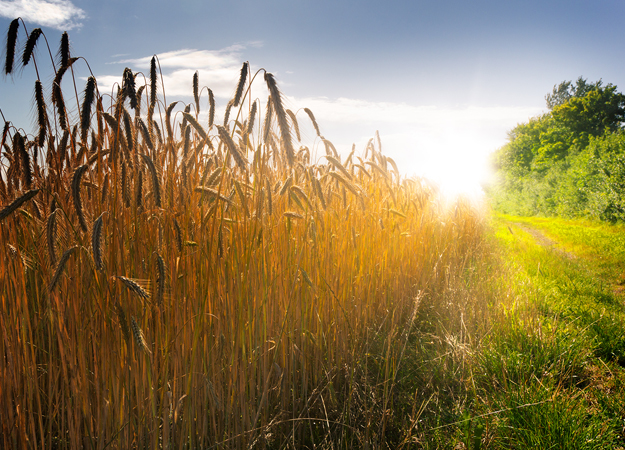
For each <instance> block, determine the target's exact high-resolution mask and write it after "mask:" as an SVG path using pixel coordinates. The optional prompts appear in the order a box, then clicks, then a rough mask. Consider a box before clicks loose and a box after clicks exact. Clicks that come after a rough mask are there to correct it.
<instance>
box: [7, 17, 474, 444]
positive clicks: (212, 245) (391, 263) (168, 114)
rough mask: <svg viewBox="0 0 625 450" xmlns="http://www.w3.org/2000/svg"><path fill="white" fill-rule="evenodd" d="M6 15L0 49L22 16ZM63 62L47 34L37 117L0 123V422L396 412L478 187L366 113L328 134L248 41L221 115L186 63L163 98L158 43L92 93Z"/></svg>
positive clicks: (286, 435)
mask: <svg viewBox="0 0 625 450" xmlns="http://www.w3.org/2000/svg"><path fill="white" fill-rule="evenodd" d="M14 24H15V25H13V24H12V26H11V29H10V30H9V36H8V46H7V48H8V51H7V61H6V64H5V73H10V70H9V68H12V67H13V66H14V65H18V62H14V61H13V60H10V61H9V57H10V58H14V57H15V54H17V56H18V57H19V58H20V61H19V64H22V65H27V64H29V63H30V64H32V63H33V62H36V61H32V58H31V55H32V51H33V49H34V47H35V45H37V44H38V39H39V40H41V39H40V36H43V35H42V34H41V33H40V31H39V32H38V31H36V30H33V31H32V32H31V33H30V34H29V35H28V39H27V41H26V44H25V46H24V48H23V49H19V48H15V38H13V41H11V38H12V35H11V33H13V36H15V35H16V34H17V33H18V32H20V31H19V30H18V28H19V22H17V21H16V22H14ZM11 43H13V44H11ZM38 45H40V46H41V45H44V44H42V43H41V42H39V44H38ZM12 49H13V52H12V51H11V50H12ZM20 52H21V53H20ZM11 53H13V55H11ZM78 67H81V70H85V68H86V63H85V60H84V59H82V58H76V57H73V56H72V55H71V54H70V52H69V46H68V45H67V35H66V34H65V35H63V38H62V41H61V48H60V57H59V58H58V60H57V61H56V65H55V73H54V74H53V76H52V77H48V76H47V75H46V76H44V77H43V78H41V79H37V80H33V84H34V92H35V97H34V98H35V108H36V117H37V123H38V127H39V129H38V133H36V134H35V135H31V134H28V133H26V132H24V131H23V130H22V129H19V128H16V127H15V126H14V124H12V123H11V122H9V121H7V122H5V123H4V128H3V131H2V144H1V149H2V153H1V158H0V244H1V245H0V330H1V333H2V339H1V340H0V424H1V425H0V427H1V431H0V446H1V447H3V448H42V449H43V448H58V449H64V448H93V449H104V448H107V449H128V448H149V449H158V448H172V449H173V448H176V449H178V448H281V447H282V448H296V447H299V444H296V443H307V444H306V445H308V446H309V448H313V447H315V448H365V447H366V445H368V444H369V443H371V445H372V446H375V443H376V442H378V443H380V442H382V441H383V439H386V438H384V436H386V435H387V434H388V432H389V430H390V429H391V428H393V429H395V428H397V423H398V422H402V421H403V420H404V419H405V420H406V421H407V420H408V418H403V417H396V416H395V415H394V414H395V413H394V411H393V404H394V402H395V401H396V384H397V383H398V382H399V381H398V379H397V373H398V371H399V369H400V365H401V363H402V361H403V360H404V358H405V357H406V354H407V353H408V352H414V351H415V349H414V348H413V347H412V345H411V344H410V343H409V336H410V334H411V332H412V331H413V330H414V328H415V327H418V326H423V327H426V326H427V322H428V319H427V317H431V316H427V315H426V313H423V312H422V311H429V314H436V311H440V314H444V311H447V310H449V309H450V308H451V309H453V308H460V301H459V299H460V297H462V296H463V295H465V294H463V292H464V291H463V289H466V286H464V281H463V274H465V273H466V272H467V271H470V266H471V264H472V261H473V260H474V259H476V258H479V255H480V253H481V252H482V251H483V233H482V228H483V225H482V219H481V216H480V213H479V211H477V210H476V209H475V208H474V207H472V206H470V205H468V204H465V203H462V202H459V203H457V204H455V205H452V206H451V207H445V206H444V205H443V202H442V201H441V199H440V198H439V196H438V193H437V190H436V189H435V188H433V187H432V186H431V185H430V184H428V183H427V182H425V181H424V180H421V179H407V178H404V177H403V176H402V172H401V168H399V167H397V166H396V164H395V163H394V161H393V160H392V159H391V158H389V157H386V156H385V155H384V154H383V153H382V150H381V144H380V139H379V136H378V137H376V138H374V139H371V140H370V141H369V144H368V145H367V146H366V148H363V149H354V150H353V151H352V152H351V153H350V154H349V156H347V157H345V156H344V155H340V154H339V153H338V152H337V151H336V149H335V148H334V146H333V145H332V143H331V142H330V141H329V140H326V139H325V138H324V137H323V136H322V131H321V130H320V129H319V126H318V124H317V122H316V120H315V117H314V113H313V112H312V111H310V110H308V109H305V108H304V109H298V110H289V109H287V107H286V106H285V102H284V101H283V99H284V97H283V94H282V92H281V91H280V89H279V86H278V84H277V82H276V79H275V77H274V76H273V75H272V74H271V73H269V72H267V71H265V70H263V69H261V70H259V71H258V72H256V73H252V72H251V71H250V68H249V65H248V64H247V63H245V64H243V67H242V68H241V74H240V79H239V83H238V85H237V86H233V92H234V94H233V98H232V100H231V101H230V102H229V103H228V105H227V108H226V112H225V115H224V117H217V116H216V114H215V110H216V105H215V100H214V96H213V93H212V91H211V89H210V87H203V86H201V85H200V82H199V80H198V77H197V76H195V77H194V79H193V97H194V101H193V102H191V103H189V104H183V103H182V102H175V101H174V102H172V103H167V102H166V101H165V92H166V91H165V88H166V86H163V85H162V83H161V81H162V80H161V77H160V72H159V66H158V58H157V57H154V58H153V59H152V64H151V69H150V73H147V74H143V73H134V72H133V71H132V70H131V69H126V70H125V71H124V73H123V76H122V77H121V78H120V84H119V85H118V87H117V89H116V90H115V92H114V93H113V95H111V94H109V93H104V92H100V91H99V89H98V83H97V80H96V79H95V78H94V77H89V78H88V80H87V83H86V85H85V86H81V85H79V84H80V83H82V82H80V80H79V79H78V78H77V77H75V76H73V69H75V68H78ZM42 75H43V74H42ZM50 79H52V83H51V85H50V86H48V85H47V84H46V83H47V82H46V81H45V80H50ZM62 81H64V83H65V86H73V87H71V88H69V89H67V88H66V89H61V84H62ZM263 85H264V86H266V87H267V90H268V92H269V99H268V101H267V102H266V103H265V102H261V101H260V100H259V99H258V98H257V97H255V95H254V92H255V89H256V90H261V88H262V87H263ZM45 92H50V93H51V95H50V96H48V95H46V94H45ZM48 97H49V98H48ZM25 101H28V102H30V101H31V99H25ZM306 137H308V139H309V141H310V142H307V141H306V140H305V138H306ZM471 314H472V313H468V314H467V315H466V316H465V317H464V318H463V319H462V320H466V321H470V320H473V319H471ZM475 314H477V313H475ZM420 316H423V317H421V318H419V317H420ZM458 317H460V315H459V314H458ZM474 319H475V318H474ZM460 320H461V319H458V321H460ZM475 320H477V319H475ZM415 401H416V400H415ZM415 405H416V407H417V408H418V407H419V405H418V404H416V403H415ZM402 427H403V429H404V430H409V429H410V424H409V423H403V424H402Z"/></svg>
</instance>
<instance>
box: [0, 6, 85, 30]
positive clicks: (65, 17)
mask: <svg viewBox="0 0 625 450" xmlns="http://www.w3.org/2000/svg"><path fill="white" fill-rule="evenodd" d="M0 16H2V17H7V18H9V19H15V18H16V17H21V18H22V19H24V21H26V22H33V23H35V24H37V25H42V26H46V27H51V28H56V29H58V30H61V31H65V30H71V29H72V28H78V27H80V26H81V25H82V24H81V22H80V20H81V19H84V18H85V17H87V16H86V14H85V12H84V11H83V10H82V9H80V8H78V7H77V6H75V5H74V4H73V3H72V2H70V1H69V0H0Z"/></svg>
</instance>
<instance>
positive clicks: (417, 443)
mask: <svg viewBox="0 0 625 450" xmlns="http://www.w3.org/2000/svg"><path fill="white" fill-rule="evenodd" d="M619 230H620V228H619V227H614V226H610V225H607V224H597V223H589V222H571V221H564V220H554V221H546V220H541V219H527V218H519V217H511V216H501V215H499V216H497V215H495V216H494V217H492V220H491V222H490V231H489V233H490V235H491V238H492V239H491V240H490V241H489V240H487V243H486V244H485V245H486V246H488V248H487V249H484V252H483V254H482V258H481V259H480V260H479V261H474V262H473V263H472V265H471V266H470V269H468V270H467V272H466V273H464V274H463V280H464V282H465V284H464V286H466V290H465V291H464V297H463V295H460V296H459V297H458V298H456V299H454V305H455V306H454V307H453V308H445V307H443V305H441V304H438V305H437V306H436V308H435V309H431V310H427V311H425V310H424V311H422V314H423V316H422V319H423V320H422V321H421V322H420V324H419V327H418V328H417V331H416V332H415V333H414V335H413V339H412V340H411V341H410V343H411V345H412V346H413V349H414V351H412V352H410V353H409V354H408V356H407V357H406V361H405V363H404V369H403V370H404V372H403V380H405V381H404V383H405V384H404V385H403V388H404V392H414V398H413V401H412V403H411V404H412V405H413V408H414V409H413V410H412V411H410V415H409V417H410V418H411V420H412V422H411V425H410V427H411V428H410V433H407V434H406V436H408V439H405V440H404V441H402V442H403V443H404V447H405V448H427V449H434V448H458V449H460V448H462V449H479V448H488V449H509V448H518V449H528V448H533V449H544V448H559V449H572V448H575V449H620V448H623V445H624V443H625V434H624V425H625V412H624V411H625V390H624V388H625V371H624V369H623V365H624V363H625V339H624V338H623V336H624V333H623V331H624V330H625V308H624V307H623V301H622V297H621V295H620V293H619V290H618V289H615V287H618V285H617V284H615V283H614V280H615V278H614V277H615V276H616V275H618V274H619V273H620V272H619V270H620V269H619V267H620V265H622V264H623V263H624V262H625V258H623V252H622V248H621V246H620V235H619ZM542 233H544V236H543V235H542ZM455 286H458V285H457V284H456V285H455ZM463 298H464V300H463ZM408 380H410V381H408Z"/></svg>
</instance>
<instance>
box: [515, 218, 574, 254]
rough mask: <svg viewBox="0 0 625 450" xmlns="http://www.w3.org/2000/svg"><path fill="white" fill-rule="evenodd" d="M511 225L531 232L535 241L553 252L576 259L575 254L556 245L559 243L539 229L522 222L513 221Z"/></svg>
mask: <svg viewBox="0 0 625 450" xmlns="http://www.w3.org/2000/svg"><path fill="white" fill-rule="evenodd" d="M513 225H515V226H517V227H519V228H521V229H522V230H523V231H526V232H527V233H529V234H531V235H532V236H533V237H534V239H536V242H538V243H539V244H540V245H542V246H543V247H545V248H548V249H549V250H552V251H554V252H555V253H558V254H560V255H562V256H565V257H566V258H568V259H577V256H576V255H575V254H573V253H571V252H567V251H566V250H563V249H562V248H560V247H559V246H558V245H559V244H558V243H557V242H556V241H554V240H553V239H549V238H548V237H547V236H545V235H544V234H543V233H542V232H541V231H539V230H537V229H536V228H531V227H528V226H527V225H525V224H524V223H519V222H513Z"/></svg>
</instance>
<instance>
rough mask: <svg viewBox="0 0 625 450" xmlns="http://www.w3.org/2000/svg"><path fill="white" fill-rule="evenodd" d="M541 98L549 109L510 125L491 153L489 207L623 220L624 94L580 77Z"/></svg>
mask: <svg viewBox="0 0 625 450" xmlns="http://www.w3.org/2000/svg"><path fill="white" fill-rule="evenodd" d="M545 100H546V102H547V107H548V112H546V113H544V114H542V115H540V116H538V117H534V118H532V119H530V120H529V122H527V123H521V124H518V125H517V126H516V127H514V128H513V129H512V130H510V131H509V133H508V138H509V139H508V143H507V144H506V145H504V146H503V147H501V148H500V149H499V150H497V151H496V152H495V153H494V154H493V160H492V162H493V165H494V169H495V171H496V174H497V182H496V183H495V184H493V185H492V186H490V187H489V188H488V193H489V196H490V198H491V201H492V204H493V205H494V207H495V208H496V209H498V210H500V211H502V212H505V213H510V214H519V215H548V216H549V215H559V216H565V217H593V218H599V219H602V220H609V221H616V220H625V196H623V193H624V192H625V131H624V130H623V122H625V95H624V94H622V93H620V92H618V91H617V87H616V86H615V85H613V84H611V83H608V84H606V85H604V84H603V82H602V81H601V80H599V81H596V82H588V81H587V80H586V79H584V78H582V77H579V78H578V79H577V80H576V81H575V82H572V81H563V82H562V83H560V84H559V85H556V86H554V88H553V90H552V92H551V93H550V94H547V95H546V96H545Z"/></svg>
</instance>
